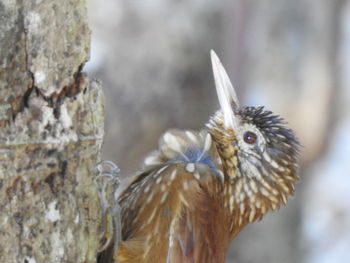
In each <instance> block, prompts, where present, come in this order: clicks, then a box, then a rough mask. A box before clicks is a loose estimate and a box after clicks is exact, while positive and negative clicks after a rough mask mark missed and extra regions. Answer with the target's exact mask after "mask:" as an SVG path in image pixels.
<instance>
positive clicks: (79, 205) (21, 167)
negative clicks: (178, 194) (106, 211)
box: [0, 0, 103, 263]
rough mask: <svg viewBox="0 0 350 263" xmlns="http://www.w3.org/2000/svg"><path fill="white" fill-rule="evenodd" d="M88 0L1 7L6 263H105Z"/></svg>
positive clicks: (0, 153)
mask: <svg viewBox="0 0 350 263" xmlns="http://www.w3.org/2000/svg"><path fill="white" fill-rule="evenodd" d="M85 4H86V3H85V1H78V0H62V1H52V0H42V1H28V0H27V1H16V0H6V1H1V3H0V211H1V213H0V262H6V263H11V262H23V263H24V262H26V263H34V262H36V263H38V262H95V261H96V253H97V247H98V225H99V221H100V216H99V202H98V196H97V191H96V188H95V185H94V182H93V178H94V175H95V171H94V167H95V165H96V163H97V162H98V160H99V154H100V147H101V143H102V138H103V95H102V91H101V88H100V85H99V83H98V82H96V81H89V80H88V79H87V77H86V75H84V74H83V73H81V70H82V68H83V65H84V63H85V62H86V61H87V60H88V57H89V45H90V30H89V28H88V26H87V13H86V6H85Z"/></svg>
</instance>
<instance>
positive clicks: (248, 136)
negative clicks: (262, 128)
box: [243, 131, 258, 144]
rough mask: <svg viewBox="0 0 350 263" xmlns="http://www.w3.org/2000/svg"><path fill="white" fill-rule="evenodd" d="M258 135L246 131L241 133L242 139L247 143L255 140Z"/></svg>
mask: <svg viewBox="0 0 350 263" xmlns="http://www.w3.org/2000/svg"><path fill="white" fill-rule="evenodd" d="M257 138H258V136H256V134H255V133H254V132H251V131H247V132H245V133H244V135H243V140H244V141H245V142H246V143H248V144H253V143H255V142H256V140H257Z"/></svg>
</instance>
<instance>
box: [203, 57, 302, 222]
mask: <svg viewBox="0 0 350 263" xmlns="http://www.w3.org/2000/svg"><path fill="white" fill-rule="evenodd" d="M211 59H212V65H213V72H214V79H215V86H216V91H217V94H218V98H219V103H220V107H221V109H220V110H219V111H218V112H216V114H215V115H214V116H213V117H212V118H211V119H210V121H209V123H208V124H207V127H208V129H209V132H210V133H211V134H212V137H213V140H214V141H215V142H216V145H217V148H218V151H219V154H220V156H221V159H222V163H223V167H224V174H225V179H226V182H228V185H229V186H230V187H231V188H232V191H231V196H232V195H233V196H234V198H233V200H232V202H233V203H237V204H240V203H242V201H243V202H244V201H246V202H248V207H249V206H251V207H253V206H254V209H258V210H261V211H260V212H261V213H260V214H264V213H263V212H266V210H268V209H275V208H276V207H278V206H279V205H280V203H281V202H284V203H285V202H286V195H290V194H292V193H293V192H294V183H295V181H296V180H297V179H298V176H297V157H298V149H299V143H298V140H297V139H296V137H295V135H294V133H293V131H292V130H291V129H289V128H288V127H286V126H285V125H286V123H285V122H284V121H283V119H282V118H281V117H279V116H278V115H275V114H273V113H272V112H271V111H267V110H265V109H264V108H263V107H240V105H239V102H238V99H237V96H236V93H235V91H234V88H233V86H232V84H231V82H230V79H229V78H228V76H227V73H226V71H225V69H224V67H223V66H222V64H221V62H220V60H219V59H218V57H217V56H216V54H215V53H214V51H211ZM229 192H230V191H229ZM256 200H258V202H257V205H256ZM259 200H260V201H259ZM261 200H262V201H261ZM232 206H234V205H232ZM264 206H265V208H264ZM261 207H263V209H261ZM232 209H234V208H232ZM252 209H253V208H252ZM255 212H256V211H255ZM255 212H254V216H252V220H255V219H256V218H257V217H258V216H256V215H255V214H256V213H255Z"/></svg>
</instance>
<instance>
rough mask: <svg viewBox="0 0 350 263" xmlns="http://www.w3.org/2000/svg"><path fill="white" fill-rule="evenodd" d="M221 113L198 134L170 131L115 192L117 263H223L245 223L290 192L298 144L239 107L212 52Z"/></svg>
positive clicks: (287, 132) (268, 117)
mask: <svg viewBox="0 0 350 263" xmlns="http://www.w3.org/2000/svg"><path fill="white" fill-rule="evenodd" d="M210 55H211V62H212V69H213V75H214V80H215V87H216V92H217V96H218V101H219V104H220V109H219V110H217V111H216V112H215V113H214V115H212V116H211V117H210V118H209V121H208V123H207V124H206V125H205V127H204V128H203V129H202V130H199V131H193V130H178V129H171V130H168V131H167V132H166V133H165V134H163V135H162V137H161V138H160V140H159V147H158V150H156V151H154V152H152V153H150V154H149V155H148V156H147V157H146V158H145V159H144V167H143V169H142V170H141V171H140V172H139V173H138V175H136V176H135V177H134V178H133V179H132V182H131V183H129V184H128V185H127V187H126V188H125V189H124V190H123V191H122V192H121V193H120V194H119V196H118V204H119V206H120V217H121V218H120V221H121V241H120V243H119V244H118V246H117V247H115V249H114V251H113V258H114V262H119V263H136V262H143V263H160V262H162V263H178V262H180V263H182V262H183V263H222V262H225V257H226V253H227V249H228V246H229V244H230V242H231V240H232V239H233V238H234V237H235V236H236V235H237V233H239V232H240V231H241V230H242V229H243V228H244V227H245V226H246V225H247V224H249V223H251V222H254V221H258V220H260V219H262V217H263V216H264V215H265V214H266V213H268V212H269V211H273V210H276V209H278V208H279V207H280V206H281V205H282V204H286V203H287V200H288V197H289V196H291V195H293V194H294V192H295V184H296V182H297V181H298V180H299V176H298V156H299V151H300V149H299V148H300V143H299V140H298V139H297V137H296V135H295V133H294V132H293V130H292V129H290V128H288V127H287V123H286V122H285V121H284V119H283V118H281V117H280V116H279V115H276V114H274V113H273V112H271V111H269V110H266V109H265V107H262V106H259V107H252V106H245V107H241V106H240V104H239V101H238V98H237V95H236V92H235V90H234V88H233V85H232V83H231V81H230V79H229V77H228V74H227V73H226V71H225V69H224V67H223V65H222V63H221V61H220V60H219V58H218V56H217V55H216V53H215V52H214V51H213V50H211V51H210Z"/></svg>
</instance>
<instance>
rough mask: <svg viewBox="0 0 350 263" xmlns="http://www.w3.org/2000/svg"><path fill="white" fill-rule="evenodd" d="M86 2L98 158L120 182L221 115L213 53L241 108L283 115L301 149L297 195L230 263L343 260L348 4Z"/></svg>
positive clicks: (347, 226) (346, 253)
mask: <svg viewBox="0 0 350 263" xmlns="http://www.w3.org/2000/svg"><path fill="white" fill-rule="evenodd" d="M88 4H89V6H88V8H89V16H90V26H91V29H92V47H91V59H90V62H88V63H87V65H86V67H85V70H86V71H88V72H89V74H90V75H92V76H94V77H96V78H98V79H100V80H101V81H102V84H103V88H104V93H105V97H106V126H105V131H106V135H105V143H104V147H103V158H104V159H108V160H112V161H114V162H115V163H116V164H118V166H119V167H120V168H121V170H122V174H123V176H128V175H131V174H133V173H134V172H135V171H137V170H138V169H139V168H140V164H141V162H142V159H143V157H144V156H145V155H146V154H147V153H148V152H150V151H152V150H153V149H155V148H156V147H157V143H158V138H159V137H160V135H161V134H162V133H163V132H164V131H166V130H167V129H169V128H172V127H177V128H185V129H201V128H202V127H204V124H205V122H206V121H207V120H208V118H209V116H210V115H211V114H212V113H213V112H214V111H215V110H216V109H217V108H218V101H217V98H216V94H215V88H214V82H213V78H212V73H211V64H210V57H209V50H210V49H214V50H215V51H216V52H217V53H218V55H219V57H220V58H221V60H222V62H223V64H224V65H225V67H226V69H227V71H228V73H229V75H230V76H231V79H232V81H233V83H234V85H235V87H236V90H237V92H238V96H239V97H240V100H241V104H243V105H255V106H259V105H265V106H267V108H268V109H270V110H272V111H274V112H275V113H279V114H281V115H282V116H283V117H285V119H286V120H288V122H289V124H290V126H291V127H292V128H293V129H294V130H295V131H296V133H297V135H298V137H299V138H300V141H301V142H302V144H303V149H302V155H301V162H300V165H301V181H300V183H299V184H298V185H297V192H296V195H295V197H294V198H292V200H291V201H290V202H289V204H288V206H287V207H283V208H281V209H280V211H278V212H277V213H272V214H270V215H268V216H266V217H265V218H264V219H263V220H262V221H261V222H259V223H254V224H252V225H250V226H248V227H246V228H245V229H244V230H243V231H242V232H241V233H240V234H239V235H238V237H237V238H236V239H235V240H234V241H233V242H232V245H231V248H230V251H229V256H228V258H227V262H235V263H258V262H259V263H261V262H269V263H281V262H283V263H300V262H303V263H304V262H305V263H338V262H339V263H344V262H350V179H349V176H350V174H349V173H350V118H349V112H350V1H345V0H332V1H329V0H294V1H292V0H289V1H288V0H281V1H272V0H230V1H229V0H223V1H203V0H191V1H183V0H168V1H165V0H142V1H141V0H119V1H116V0H104V1H99V0H89V1H88Z"/></svg>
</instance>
